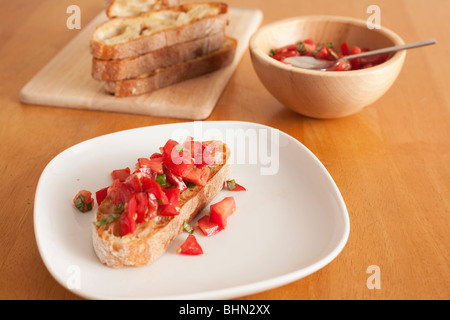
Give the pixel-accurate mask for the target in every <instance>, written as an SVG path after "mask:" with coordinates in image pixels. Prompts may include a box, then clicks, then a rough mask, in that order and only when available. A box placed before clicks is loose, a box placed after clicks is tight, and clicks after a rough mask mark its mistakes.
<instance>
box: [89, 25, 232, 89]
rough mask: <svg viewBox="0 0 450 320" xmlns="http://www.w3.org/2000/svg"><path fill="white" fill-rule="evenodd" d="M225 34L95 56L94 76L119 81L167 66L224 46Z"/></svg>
mask: <svg viewBox="0 0 450 320" xmlns="http://www.w3.org/2000/svg"><path fill="white" fill-rule="evenodd" d="M224 38H225V34H224V33H223V32H219V33H217V34H212V35H209V36H206V37H204V38H200V39H195V40H191V41H187V42H183V43H179V44H175V45H173V46H170V47H164V48H161V49H158V50H154V51H151V52H149V53H146V54H143V55H140V56H137V57H130V58H125V59H117V60H101V59H96V58H93V59H92V77H93V78H94V79H96V80H109V81H117V80H124V79H131V78H136V77H138V76H140V75H142V74H145V73H149V72H152V71H154V70H156V69H160V68H164V67H168V66H171V65H174V64H178V63H181V62H185V61H187V60H191V59H194V58H197V57H199V56H203V55H206V54H208V53H211V52H213V51H216V50H218V49H219V48H221V47H222V44H223V41H224Z"/></svg>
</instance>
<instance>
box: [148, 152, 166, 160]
mask: <svg viewBox="0 0 450 320" xmlns="http://www.w3.org/2000/svg"><path fill="white" fill-rule="evenodd" d="M162 156H163V155H162V154H161V153H158V152H155V153H153V154H152V155H151V156H150V159H155V158H162Z"/></svg>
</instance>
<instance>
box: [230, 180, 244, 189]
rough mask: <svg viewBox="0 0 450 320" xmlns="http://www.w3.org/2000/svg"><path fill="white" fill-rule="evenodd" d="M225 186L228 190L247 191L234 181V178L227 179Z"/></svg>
mask: <svg viewBox="0 0 450 320" xmlns="http://www.w3.org/2000/svg"><path fill="white" fill-rule="evenodd" d="M226 187H227V189H228V190H230V191H247V189H245V188H244V187H243V186H241V185H240V184H238V183H236V181H235V180H234V179H231V180H227V181H226Z"/></svg>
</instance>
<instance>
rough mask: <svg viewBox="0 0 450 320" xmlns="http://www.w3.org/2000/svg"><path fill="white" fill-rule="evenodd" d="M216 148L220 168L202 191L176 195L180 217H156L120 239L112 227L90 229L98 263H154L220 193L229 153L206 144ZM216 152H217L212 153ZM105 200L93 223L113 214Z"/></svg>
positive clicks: (226, 175) (221, 146) (223, 147)
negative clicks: (186, 225)
mask: <svg viewBox="0 0 450 320" xmlns="http://www.w3.org/2000/svg"><path fill="white" fill-rule="evenodd" d="M207 143H212V144H214V145H215V146H216V147H218V148H219V149H218V150H219V152H220V150H222V152H220V156H221V159H222V160H221V162H222V163H221V164H219V165H217V166H216V167H215V168H214V170H212V171H211V175H210V178H209V180H208V183H207V184H206V185H205V186H204V187H200V186H197V187H195V188H194V189H187V190H186V191H183V192H182V193H181V195H180V214H179V215H177V216H174V217H161V216H157V217H156V218H154V219H151V220H150V221H148V222H143V223H141V224H139V226H138V228H137V229H136V231H135V232H134V233H133V234H129V235H126V236H123V237H120V236H118V235H116V234H115V232H114V226H103V227H98V226H95V225H94V226H93V229H92V239H93V247H94V251H95V253H96V255H97V257H98V258H99V260H100V261H101V262H102V263H103V264H105V265H107V266H108V267H111V268H120V267H124V266H144V265H148V264H150V263H152V262H154V261H155V260H156V259H158V258H159V257H160V256H161V255H162V254H163V253H164V252H165V251H166V250H167V248H168V247H169V245H170V244H171V243H172V241H173V240H174V239H175V238H176V237H177V236H178V235H180V234H181V233H182V232H183V221H186V222H187V223H189V222H190V221H191V220H192V219H193V218H194V217H195V216H196V215H197V214H198V213H199V212H200V211H201V210H202V209H203V208H205V207H206V206H207V205H208V204H209V203H210V202H211V201H212V199H213V198H214V197H215V196H216V195H217V194H218V193H219V191H220V190H222V189H223V186H224V183H225V181H226V180H228V179H229V176H230V164H229V162H228V159H229V155H230V150H229V149H228V147H227V146H226V145H225V144H224V143H222V142H219V141H209V142H207ZM216 152H217V151H216ZM113 207H114V205H113V203H112V202H111V200H110V199H109V198H106V199H105V200H103V202H102V203H101V204H100V206H99V208H98V211H97V219H99V217H101V216H102V215H104V214H105V213H106V214H107V213H108V212H111V210H113Z"/></svg>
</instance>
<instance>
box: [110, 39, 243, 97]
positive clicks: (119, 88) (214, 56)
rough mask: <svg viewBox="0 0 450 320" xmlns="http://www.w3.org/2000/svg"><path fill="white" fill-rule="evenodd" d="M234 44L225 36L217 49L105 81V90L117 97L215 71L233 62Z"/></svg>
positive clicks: (139, 93) (134, 94)
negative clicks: (164, 65) (172, 63)
mask: <svg viewBox="0 0 450 320" xmlns="http://www.w3.org/2000/svg"><path fill="white" fill-rule="evenodd" d="M236 46H237V41H236V40H235V39H233V38H230V37H226V38H225V41H224V43H223V45H222V47H221V48H220V49H219V50H216V51H214V52H212V53H209V54H206V55H204V56H201V57H198V58H195V59H192V60H189V61H186V62H183V63H179V64H176V65H171V66H169V67H166V68H161V69H157V70H155V71H154V72H151V73H148V74H143V75H141V76H139V77H137V78H133V79H127V80H120V81H106V83H105V90H106V91H107V92H109V93H111V94H114V95H115V96H118V97H128V96H136V95H141V94H145V93H150V92H153V91H155V90H158V89H161V88H164V87H167V86H170V85H173V84H176V83H179V82H182V81H185V80H189V79H192V78H195V77H198V76H201V75H204V74H207V73H210V72H213V71H217V70H219V69H221V68H224V67H226V66H228V65H230V64H231V63H232V62H233V59H234V56H235V52H236Z"/></svg>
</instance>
